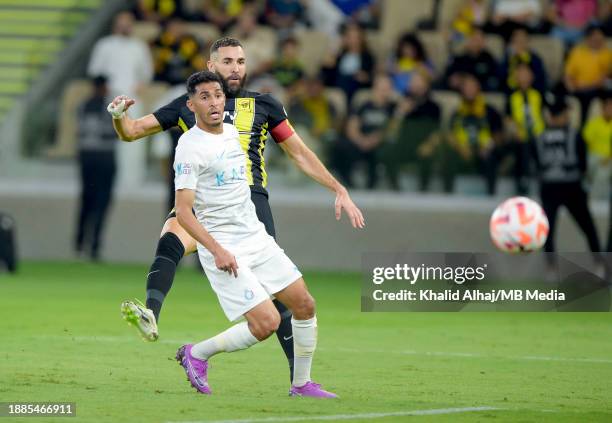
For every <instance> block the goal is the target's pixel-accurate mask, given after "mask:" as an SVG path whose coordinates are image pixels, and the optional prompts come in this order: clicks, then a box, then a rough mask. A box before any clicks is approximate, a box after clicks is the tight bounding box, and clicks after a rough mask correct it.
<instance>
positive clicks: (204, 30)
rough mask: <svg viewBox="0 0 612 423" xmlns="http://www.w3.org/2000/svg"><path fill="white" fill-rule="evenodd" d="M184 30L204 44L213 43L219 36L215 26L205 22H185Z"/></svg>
mask: <svg viewBox="0 0 612 423" xmlns="http://www.w3.org/2000/svg"><path fill="white" fill-rule="evenodd" d="M185 31H186V32H187V33H189V34H191V35H193V36H194V37H196V38H197V39H198V41H200V42H202V43H204V44H208V43H213V42H214V41H215V40H216V39H217V38H219V37H220V36H221V33H220V32H219V29H218V28H217V27H216V26H214V25H212V24H207V23H186V24H185ZM207 56H208V55H207Z"/></svg>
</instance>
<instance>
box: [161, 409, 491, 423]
mask: <svg viewBox="0 0 612 423" xmlns="http://www.w3.org/2000/svg"><path fill="white" fill-rule="evenodd" d="M495 410H502V409H501V408H497V407H462V408H438V409H432V410H406V411H394V412H389V413H361V414H330V415H323V416H291V417H280V416H279V417H262V418H258V419H238V420H191V421H183V422H166V423H269V422H301V421H313V420H323V421H326V420H327V421H329V420H332V421H333V420H351V419H382V418H385V417H401V416H431V415H439V414H457V413H469V412H473V411H495Z"/></svg>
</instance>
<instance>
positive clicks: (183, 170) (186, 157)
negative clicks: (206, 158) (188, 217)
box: [174, 139, 205, 191]
mask: <svg viewBox="0 0 612 423" xmlns="http://www.w3.org/2000/svg"><path fill="white" fill-rule="evenodd" d="M191 150H192V149H191V148H189V145H187V144H186V143H185V142H183V143H181V140H180V139H179V144H178V146H177V147H176V154H175V157H174V190H175V191H178V190H180V189H190V190H193V191H195V189H196V187H197V185H198V175H199V174H200V172H201V170H203V168H204V167H205V165H204V163H202V160H200V159H199V155H198V154H196V153H195V152H194V151H191Z"/></svg>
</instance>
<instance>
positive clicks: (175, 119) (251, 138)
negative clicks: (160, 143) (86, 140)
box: [153, 90, 293, 191]
mask: <svg viewBox="0 0 612 423" xmlns="http://www.w3.org/2000/svg"><path fill="white" fill-rule="evenodd" d="M187 99H188V96H187V94H184V95H182V96H180V97H178V98H176V99H174V100H173V101H171V102H170V103H168V104H167V105H165V106H163V107H161V108H159V109H157V110H156V111H155V112H153V115H154V116H155V118H156V119H157V121H158V122H159V123H160V125H161V127H162V128H163V130H164V131H165V130H167V129H170V128H172V127H175V126H178V127H179V128H181V130H182V131H183V132H186V131H187V130H188V129H189V128H191V127H192V126H194V125H195V115H194V114H193V112H191V110H189V108H187ZM223 117H224V119H223V120H224V122H225V123H230V124H232V125H234V126H235V127H236V129H238V133H239V134H240V144H241V145H242V149H243V150H244V152H245V153H246V157H247V181H248V182H249V185H251V189H260V190H263V191H265V187H266V185H267V184H268V175H267V173H266V163H265V160H264V150H265V147H266V140H267V138H268V133H271V134H272V137H273V138H274V140H275V141H276V142H277V143H281V142H283V141H285V140H286V139H287V138H289V136H291V134H293V129H292V128H291V125H290V124H289V122H288V120H287V113H286V112H285V109H284V108H283V106H282V104H281V103H280V102H279V101H278V100H276V99H275V98H273V97H272V96H271V95H269V94H260V93H256V92H252V91H246V90H243V91H241V92H240V93H238V95H237V96H236V97H228V98H227V99H226V101H225V110H224V113H223Z"/></svg>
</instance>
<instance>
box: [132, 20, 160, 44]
mask: <svg viewBox="0 0 612 423" xmlns="http://www.w3.org/2000/svg"><path fill="white" fill-rule="evenodd" d="M160 32H161V26H160V25H159V24H158V23H156V22H145V21H139V22H134V29H133V32H132V34H133V35H134V37H136V38H138V39H140V40H142V41H144V42H145V43H147V44H150V43H152V42H153V41H155V39H156V38H157V36H158V35H159V34H160Z"/></svg>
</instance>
